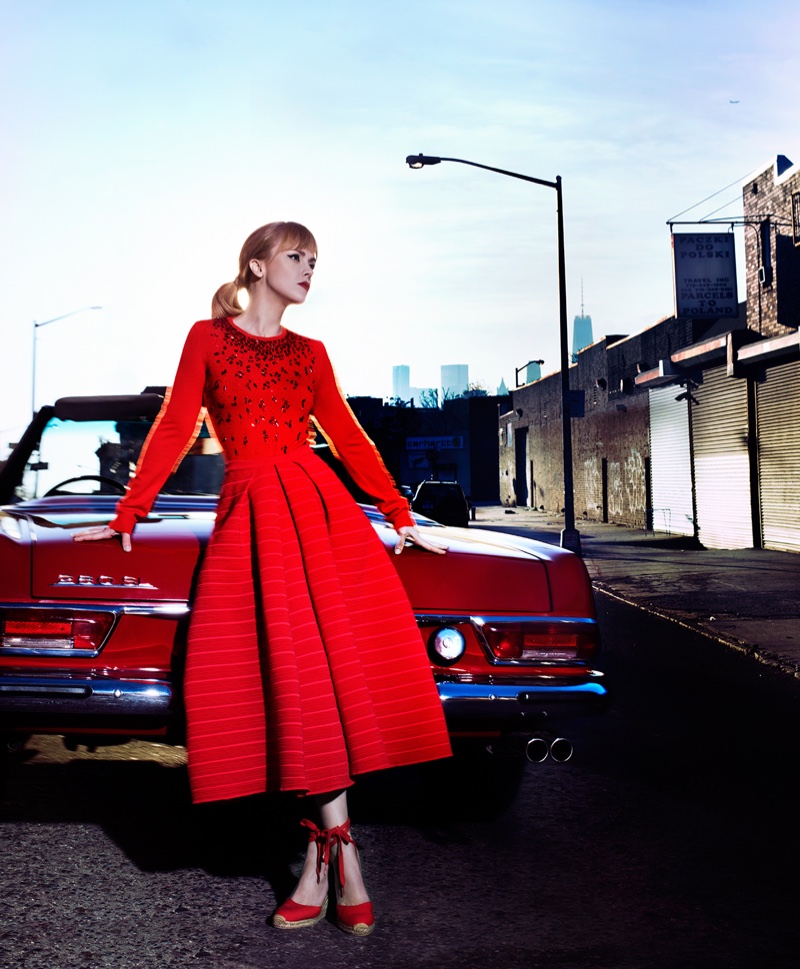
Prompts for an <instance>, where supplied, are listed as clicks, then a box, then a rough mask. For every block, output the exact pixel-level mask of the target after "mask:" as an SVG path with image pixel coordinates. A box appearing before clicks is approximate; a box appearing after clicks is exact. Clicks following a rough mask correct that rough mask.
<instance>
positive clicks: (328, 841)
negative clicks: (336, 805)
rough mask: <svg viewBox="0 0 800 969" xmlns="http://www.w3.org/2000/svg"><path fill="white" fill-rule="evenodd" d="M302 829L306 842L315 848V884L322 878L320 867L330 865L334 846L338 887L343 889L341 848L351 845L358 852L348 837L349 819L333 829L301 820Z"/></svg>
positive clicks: (353, 842) (356, 846)
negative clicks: (306, 832) (314, 845)
mask: <svg viewBox="0 0 800 969" xmlns="http://www.w3.org/2000/svg"><path fill="white" fill-rule="evenodd" d="M300 824H301V825H303V827H306V828H308V830H309V834H308V842H309V844H311V843H312V842H313V843H314V844H316V846H317V882H319V880H320V878H321V877H322V866H323V865H328V864H330V860H331V849H332V848H333V847H334V846H336V847H337V848H338V850H337V852H336V862H337V868H338V875H339V887H340V889H343V888H344V884H345V878H344V857H343V856H342V848H343V847H344V846H345V845H353V847H354V848H356V850H358V845H356V843H355V841H353V839H352V838H351V837H350V818H348V819H347V820H346V821H345V822H344V824H340V825H338V826H337V827H334V828H318V827H317V826H316V824H314V822H313V821H309V820H307V819H305V818H304V819H303V820H302V821H301V822H300Z"/></svg>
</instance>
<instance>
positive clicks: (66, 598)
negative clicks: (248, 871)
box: [0, 392, 606, 774]
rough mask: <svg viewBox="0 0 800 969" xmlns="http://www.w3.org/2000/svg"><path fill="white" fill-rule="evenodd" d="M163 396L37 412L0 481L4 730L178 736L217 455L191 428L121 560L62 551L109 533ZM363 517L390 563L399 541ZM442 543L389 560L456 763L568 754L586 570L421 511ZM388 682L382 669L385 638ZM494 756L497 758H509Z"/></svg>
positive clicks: (110, 739)
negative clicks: (77, 538)
mask: <svg viewBox="0 0 800 969" xmlns="http://www.w3.org/2000/svg"><path fill="white" fill-rule="evenodd" d="M161 402H162V398H161V397H160V396H159V395H158V394H156V393H152V392H149V393H148V392H145V393H143V394H137V395H132V396H119V397H70V398H62V399H61V400H59V401H57V402H56V404H55V405H53V406H47V407H43V408H42V409H41V410H40V411H39V412H38V413H37V414H36V416H35V418H34V420H33V422H32V424H31V425H30V427H29V428H28V430H27V431H26V432H25V434H24V435H23V437H22V439H21V440H20V442H19V444H18V445H17V446H16V447H15V448H14V450H13V451H12V453H11V455H10V456H9V458H8V460H7V461H6V463H5V465H4V467H3V468H2V470H1V471H0V734H2V740H3V746H4V748H7V749H11V748H14V747H19V744H20V743H21V742H23V741H24V739H25V738H26V737H27V736H28V735H31V734H37V733H53V734H60V735H62V736H63V737H64V738H65V742H66V743H67V744H68V745H70V746H72V745H74V744H77V743H82V744H87V745H89V746H91V747H95V746H98V745H101V744H105V743H119V742H121V741H124V740H127V739H132V738H140V739H141V738H145V739H152V740H160V741H166V742H173V743H178V744H180V743H181V742H182V739H183V733H182V730H183V718H182V710H181V669H182V665H183V648H184V642H185V632H186V624H187V617H188V614H189V611H190V609H191V603H192V590H193V587H194V582H195V579H196V576H197V570H198V562H199V561H200V559H201V557H202V555H203V549H204V547H205V544H206V541H207V539H208V536H209V532H210V530H211V528H212V526H213V523H214V509H215V504H216V491H217V489H218V487H219V484H220V482H221V479H222V456H221V454H220V453H219V448H218V446H217V445H216V442H215V440H214V439H213V437H212V436H211V435H210V434H209V433H208V432H207V431H206V430H205V429H204V430H203V431H202V432H201V435H200V437H199V438H198V439H197V441H196V443H195V445H194V446H193V447H192V449H191V451H190V453H188V454H187V455H186V457H185V458H184V460H183V462H182V464H181V465H180V466H179V468H178V469H177V470H176V471H175V472H174V473H173V475H172V476H171V478H170V479H169V481H168V482H167V484H166V486H165V488H164V491H163V493H162V494H161V496H160V497H159V498H158V500H157V502H156V504H155V506H154V508H153V510H152V512H151V514H150V516H149V517H148V519H147V520H146V521H145V522H143V523H141V524H140V525H138V526H137V529H136V541H135V542H134V547H133V551H132V552H131V553H129V554H126V553H123V552H122V550H121V548H120V546H119V545H118V544H117V543H115V542H101V543H81V544H77V543H74V542H72V541H71V533H72V532H73V531H74V530H75V529H77V528H84V527H86V526H88V525H92V524H99V523H106V522H108V521H109V520H110V519H111V517H113V509H114V505H115V503H116V501H117V499H118V497H119V495H120V494H122V492H123V491H124V489H125V485H126V483H127V481H128V478H129V475H130V473H131V470H132V468H133V466H134V465H135V462H136V458H137V455H138V453H139V450H140V448H141V446H142V443H143V441H144V438H145V436H146V434H147V431H148V429H149V427H150V424H151V423H152V421H153V419H154V417H155V415H156V414H157V413H158V410H159V408H160V405H161ZM364 513H365V514H366V515H367V516H368V517H369V518H370V519H371V521H372V522H373V524H374V527H375V529H376V531H377V533H378V535H380V536H381V538H382V539H383V540H384V543H385V545H386V548H387V554H390V553H391V550H392V545H393V542H394V538H395V536H394V531H393V529H392V528H391V527H390V526H389V525H388V524H387V523H386V522H385V521H384V519H383V518H382V516H381V515H380V514H379V513H378V512H377V510H376V509H375V508H372V507H369V506H365V507H364ZM417 520H418V523H419V524H420V525H421V526H424V527H426V528H430V529H433V530H436V533H437V535H436V537H437V539H441V540H442V541H443V543H444V544H446V545H447V546H448V547H449V551H448V552H447V554H446V555H444V556H436V555H430V554H429V553H425V552H423V551H420V550H419V549H415V548H409V549H407V551H406V553H405V554H404V555H402V556H400V557H396V556H394V555H391V559H392V561H393V562H394V564H395V565H396V567H397V569H398V571H399V573H400V576H401V579H402V581H403V583H404V585H405V588H406V590H407V592H408V595H409V598H410V600H411V603H412V605H413V608H414V612H415V614H416V617H417V623H418V625H419V629H420V635H421V636H422V637H423V640H424V642H425V643H426V645H427V650H428V655H429V657H430V661H431V668H432V673H433V677H434V680H435V681H436V684H437V687H438V690H439V694H440V696H441V700H442V704H443V707H444V712H445V715H446V718H447V723H448V726H449V729H450V732H451V735H452V738H453V740H454V745H455V748H456V750H457V751H458V752H460V753H464V754H465V756H466V757H467V759H468V760H469V762H470V763H471V765H472V766H471V769H474V768H475V765H476V763H477V761H476V759H475V758H476V757H480V758H485V759H487V760H488V759H489V758H488V757H486V752H487V751H490V752H492V753H494V754H495V755H497V756H496V757H495V758H494V760H495V761H497V762H500V763H502V765H503V767H502V770H503V771H504V772H505V773H506V774H508V772H509V771H511V772H512V773H513V771H514V770H519V765H520V764H524V757H523V752H525V751H526V748H527V753H528V756H529V759H531V760H537V761H540V760H543V759H545V758H546V757H548V756H551V757H553V758H554V759H558V760H567V759H569V757H570V755H571V753H572V748H571V744H570V741H569V740H568V739H566V738H567V737H568V734H569V729H570V724H571V722H573V720H574V719H575V718H577V717H582V716H583V715H584V714H587V713H592V712H594V711H596V710H598V709H600V708H602V706H603V701H604V699H605V697H606V687H605V685H604V682H603V676H602V673H600V672H598V671H596V670H595V668H594V664H595V660H596V655H597V651H598V634H597V623H596V620H595V613H594V605H593V600H592V591H591V586H590V583H589V579H588V576H587V573H586V569H585V567H584V565H583V562H582V561H581V559H580V558H579V557H577V556H575V555H573V554H571V553H570V552H566V551H563V550H561V549H559V548H556V547H554V546H551V545H547V544H543V543H539V542H535V541H532V540H528V539H524V538H519V537H513V536H509V535H502V534H498V533H493V532H489V531H485V530H483V531H482V530H480V529H476V528H469V529H461V528H446V527H444V526H441V525H438V524H437V523H436V522H433V521H431V520H429V519H426V518H422V517H419V518H418V519H417ZM375 634H376V636H381V635H385V637H386V643H387V653H386V673H387V676H391V675H392V655H391V635H390V630H383V631H382V630H380V629H376V630H375ZM504 755H505V756H504Z"/></svg>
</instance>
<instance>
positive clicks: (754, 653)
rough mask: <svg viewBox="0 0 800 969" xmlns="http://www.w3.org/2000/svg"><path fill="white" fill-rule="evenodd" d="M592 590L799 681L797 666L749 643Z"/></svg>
mask: <svg viewBox="0 0 800 969" xmlns="http://www.w3.org/2000/svg"><path fill="white" fill-rule="evenodd" d="M592 588H593V589H594V590H595V592H599V593H601V594H602V595H605V596H608V598H609V599H615V600H616V601H617V602H622V603H624V604H625V605H626V606H633V607H634V608H635V609H639V610H640V611H641V612H645V613H647V614H648V615H650V616H655V617H656V618H658V619H664V620H666V621H667V622H672V623H675V624H676V625H677V626H680V627H681V628H682V629H687V630H689V631H690V632H693V633H699V634H700V635H701V636H705V638H706V639H710V640H712V641H713V642H716V643H719V644H720V645H721V646H727V647H728V648H730V649H732V650H734V651H735V652H737V653H738V654H739V655H740V656H743V657H746V658H747V659H750V660H754V661H755V662H757V663H759V664H760V665H762V666H765V667H767V668H769V669H772V670H776V671H777V672H780V673H782V674H784V675H786V676H791V677H792V679H794V680H798V681H800V668H798V666H797V665H795V664H792V663H790V662H789V661H788V660H786V659H785V658H784V657H782V656H778V655H776V654H773V653H769V652H765V651H763V650H761V649H759V648H758V647H757V646H754V645H752V644H751V643H746V642H744V641H742V640H741V639H735V638H733V637H732V636H724V635H722V634H720V633H714V632H712V631H711V630H710V629H708V628H707V627H706V626H703V625H701V624H700V623H693V622H689V621H687V620H686V619H681V618H680V617H678V616H676V615H674V614H671V613H668V612H664V611H663V610H661V609H655V608H653V607H652V606H646V605H643V604H642V603H641V602H637V601H636V600H635V599H633V598H629V597H627V596H624V595H621V594H620V593H619V592H616V591H615V590H614V589H613V588H611V587H610V586H607V585H605V584H604V583H602V582H596V581H594V580H592Z"/></svg>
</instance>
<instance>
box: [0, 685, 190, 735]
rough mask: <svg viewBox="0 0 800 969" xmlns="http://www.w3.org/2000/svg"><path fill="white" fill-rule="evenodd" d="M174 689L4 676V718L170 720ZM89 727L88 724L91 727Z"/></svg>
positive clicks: (0, 700)
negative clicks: (76, 715)
mask: <svg viewBox="0 0 800 969" xmlns="http://www.w3.org/2000/svg"><path fill="white" fill-rule="evenodd" d="M171 706H172V687H171V686H170V684H169V683H165V682H164V681H163V680H115V679H111V678H110V677H98V676H81V675H79V674H64V675H61V676H58V675H54V674H52V673H50V674H48V675H47V676H31V675H30V673H25V674H17V673H4V674H3V675H2V676H0V715H4V714H10V715H12V716H19V715H23V714H34V715H38V714H48V713H50V714H58V715H59V716H61V715H62V714H64V715H70V716H72V715H74V714H80V715H81V716H89V717H92V716H98V717H161V718H164V717H166V716H167V715H168V714H169V712H170V708H171ZM87 726H88V724H87Z"/></svg>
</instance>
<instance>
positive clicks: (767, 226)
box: [742, 155, 800, 336]
mask: <svg viewBox="0 0 800 969" xmlns="http://www.w3.org/2000/svg"><path fill="white" fill-rule="evenodd" d="M797 192H800V171H798V169H797V168H796V167H789V163H788V160H787V159H786V158H784V157H783V156H782V155H779V156H778V159H777V160H776V162H775V163H774V164H772V165H770V166H769V168H767V169H766V170H765V171H763V172H761V174H760V175H757V176H756V177H755V178H754V179H752V180H751V181H749V182H747V183H746V184H745V186H744V189H743V192H742V198H743V202H744V216H745V219H746V221H747V222H748V225H746V226H745V236H744V245H745V257H746V265H747V270H746V271H747V315H748V326H749V328H750V329H753V330H755V331H756V332H757V333H759V334H760V335H761V336H780V335H782V334H784V333H789V332H791V330H792V329H797V327H798V325H800V248H798V247H796V246H795V245H794V239H793V234H792V195H793V194H794V193H797ZM761 269H763V270H764V273H763V274H762V276H763V278H759V270H761Z"/></svg>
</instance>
